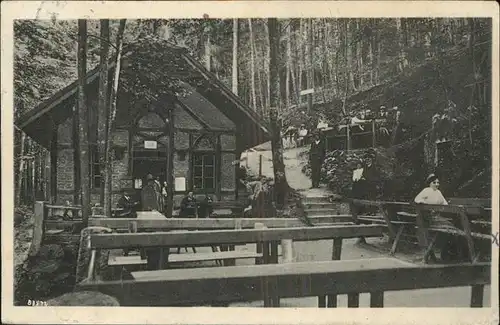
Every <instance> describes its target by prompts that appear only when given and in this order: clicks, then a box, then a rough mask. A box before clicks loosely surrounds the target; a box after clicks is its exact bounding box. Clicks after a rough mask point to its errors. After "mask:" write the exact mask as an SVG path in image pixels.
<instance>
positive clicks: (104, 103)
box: [97, 19, 109, 206]
mask: <svg viewBox="0 0 500 325" xmlns="http://www.w3.org/2000/svg"><path fill="white" fill-rule="evenodd" d="M100 36H101V40H100V42H101V52H100V63H99V98H98V105H97V107H98V111H99V112H98V124H97V147H98V150H97V151H98V154H99V165H100V166H101V170H100V172H101V188H100V198H99V201H100V204H101V206H104V182H103V180H104V175H105V173H104V168H103V167H104V166H105V163H106V159H105V152H106V143H107V142H108V139H107V137H106V136H107V132H106V131H107V128H108V114H109V106H108V99H109V96H108V60H109V20H108V19H101V30H100Z"/></svg>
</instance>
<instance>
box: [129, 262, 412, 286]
mask: <svg viewBox="0 0 500 325" xmlns="http://www.w3.org/2000/svg"><path fill="white" fill-rule="evenodd" d="M411 267H419V266H418V265H415V264H412V263H408V262H404V261H401V260H399V259H396V258H392V257H382V258H370V259H362V260H342V261H321V262H298V263H289V264H266V265H244V266H231V267H221V268H217V267H216V268H213V267H212V268H209V269H208V268H194V269H179V270H157V271H139V272H132V273H131V274H132V276H133V277H134V279H135V280H139V281H148V280H149V281H151V280H158V279H165V280H167V279H168V281H176V280H198V279H208V278H213V279H219V278H221V279H222V278H225V277H227V276H228V275H229V274H231V275H232V276H238V277H249V276H251V277H257V276H262V277H266V276H273V275H278V274H279V275H287V274H300V273H302V274H315V273H318V274H323V273H329V272H348V271H359V270H380V269H393V268H411Z"/></svg>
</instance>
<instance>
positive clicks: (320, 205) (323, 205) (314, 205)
mask: <svg viewBox="0 0 500 325" xmlns="http://www.w3.org/2000/svg"><path fill="white" fill-rule="evenodd" d="M304 206H305V208H306V210H309V209H332V210H337V209H338V207H339V205H338V204H337V203H331V202H308V203H304Z"/></svg>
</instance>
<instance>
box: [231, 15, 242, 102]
mask: <svg viewBox="0 0 500 325" xmlns="http://www.w3.org/2000/svg"><path fill="white" fill-rule="evenodd" d="M239 33H240V32H239V23H238V19H237V18H236V19H233V82H232V86H233V93H234V94H235V95H236V96H238V47H239V42H240V41H239V39H240V35H239Z"/></svg>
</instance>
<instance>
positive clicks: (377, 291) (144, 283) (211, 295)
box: [77, 258, 491, 307]
mask: <svg viewBox="0 0 500 325" xmlns="http://www.w3.org/2000/svg"><path fill="white" fill-rule="evenodd" d="M490 267H491V265H490V264H489V263H482V264H466V265H463V264H462V265H445V266H442V265H439V266H438V265H433V266H416V265H411V264H408V263H405V262H401V261H399V260H396V259H392V258H390V259H389V258H381V259H365V260H349V261H327V262H307V263H291V264H281V265H277V264H269V265H252V266H231V267H225V268H198V269H182V270H160V271H146V272H144V271H143V272H134V273H132V276H133V277H134V279H133V280H121V281H99V280H90V279H87V280H85V281H83V282H81V283H79V284H78V285H77V290H97V291H100V292H102V293H105V294H108V295H110V296H113V297H116V298H117V299H118V300H119V301H120V304H121V305H122V306H196V305H204V304H215V303H219V304H220V303H221V302H222V303H225V304H229V303H230V302H238V301H245V302H248V301H258V300H264V302H265V303H264V305H265V306H266V307H279V304H280V303H279V299H273V297H282V298H292V297H309V296H324V295H328V296H329V297H336V295H339V294H347V295H348V307H359V294H360V293H370V296H371V299H370V307H383V306H384V293H385V292H387V291H400V290H416V289H429V288H445V287H461V286H471V287H472V292H471V298H470V306H471V307H481V306H483V295H484V286H485V285H488V284H490ZM327 306H328V307H336V306H337V300H336V298H335V299H330V300H329V302H328V305H327ZM325 307H326V306H325Z"/></svg>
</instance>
